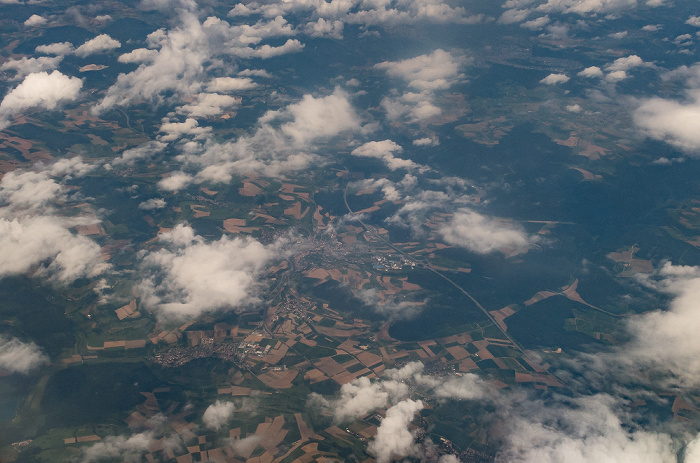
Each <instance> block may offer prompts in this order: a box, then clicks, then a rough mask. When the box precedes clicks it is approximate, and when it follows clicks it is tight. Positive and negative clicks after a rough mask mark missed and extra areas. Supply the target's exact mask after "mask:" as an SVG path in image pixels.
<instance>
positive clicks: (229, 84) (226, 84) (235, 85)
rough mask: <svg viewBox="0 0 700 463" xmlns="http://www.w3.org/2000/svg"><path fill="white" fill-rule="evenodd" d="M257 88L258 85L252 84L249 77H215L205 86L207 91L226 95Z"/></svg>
mask: <svg viewBox="0 0 700 463" xmlns="http://www.w3.org/2000/svg"><path fill="white" fill-rule="evenodd" d="M257 86H258V84H256V83H255V82H253V79H251V78H249V77H217V78H216V79H213V80H212V81H211V82H209V85H207V91H209V92H221V93H227V92H235V91H242V90H251V89H253V88H256V87H257Z"/></svg>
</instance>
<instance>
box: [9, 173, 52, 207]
mask: <svg viewBox="0 0 700 463" xmlns="http://www.w3.org/2000/svg"><path fill="white" fill-rule="evenodd" d="M64 192H65V190H64V188H63V186H62V185H59V184H58V183H56V181H55V180H53V179H52V178H49V176H48V175H47V173H46V172H33V171H21V170H15V171H12V172H8V173H7V174H5V176H4V177H3V178H2V180H0V200H2V201H3V202H5V203H9V204H10V205H11V207H14V208H22V209H27V208H37V207H40V206H43V205H46V204H47V203H49V202H51V201H53V200H54V199H58V198H59V196H62V195H63V193H64Z"/></svg>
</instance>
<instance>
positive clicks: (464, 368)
mask: <svg viewBox="0 0 700 463" xmlns="http://www.w3.org/2000/svg"><path fill="white" fill-rule="evenodd" d="M478 369H479V367H478V366H477V364H476V362H474V360H472V359H471V358H466V359H464V360H462V361H461V362H459V371H461V372H464V373H467V372H470V371H472V370H478Z"/></svg>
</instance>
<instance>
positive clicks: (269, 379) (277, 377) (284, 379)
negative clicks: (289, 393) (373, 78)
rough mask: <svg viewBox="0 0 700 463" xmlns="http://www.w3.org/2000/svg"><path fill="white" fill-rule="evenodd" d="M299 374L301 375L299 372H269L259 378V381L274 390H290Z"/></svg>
mask: <svg viewBox="0 0 700 463" xmlns="http://www.w3.org/2000/svg"><path fill="white" fill-rule="evenodd" d="M297 373H299V372H298V371H297V370H287V371H268V372H267V373H263V374H262V375H260V376H258V379H259V380H260V381H262V382H263V383H265V385H266V386H268V387H271V388H274V389H289V388H290V387H292V381H294V378H296V376H297Z"/></svg>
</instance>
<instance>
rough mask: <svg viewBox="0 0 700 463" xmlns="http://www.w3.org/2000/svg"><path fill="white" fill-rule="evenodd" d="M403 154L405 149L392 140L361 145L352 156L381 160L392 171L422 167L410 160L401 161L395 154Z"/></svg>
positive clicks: (353, 151)
mask: <svg viewBox="0 0 700 463" xmlns="http://www.w3.org/2000/svg"><path fill="white" fill-rule="evenodd" d="M401 152H403V148H402V147H401V146H399V145H397V144H396V143H394V142H393V141H391V140H382V141H370V142H368V143H365V144H364V145H361V146H359V147H357V148H355V149H354V150H352V152H351V153H350V154H352V155H353V156H358V157H369V158H376V159H381V160H382V161H384V163H385V164H386V165H387V167H388V168H389V169H390V170H397V169H416V168H419V167H420V166H419V165H418V164H416V163H415V162H413V161H411V160H410V159H401V158H397V157H396V156H394V153H401Z"/></svg>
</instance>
